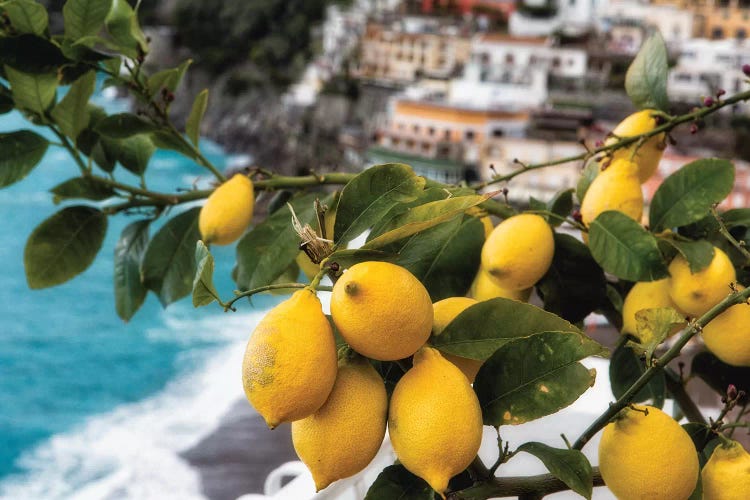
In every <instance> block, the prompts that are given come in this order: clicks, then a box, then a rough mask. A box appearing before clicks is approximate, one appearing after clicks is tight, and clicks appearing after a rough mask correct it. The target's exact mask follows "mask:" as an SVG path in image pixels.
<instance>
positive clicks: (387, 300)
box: [331, 262, 432, 361]
mask: <svg viewBox="0 0 750 500" xmlns="http://www.w3.org/2000/svg"><path fill="white" fill-rule="evenodd" d="M331 317H332V318H333V322H334V323H336V328H338V330H339V332H340V333H341V336H342V337H343V338H344V340H346V342H347V343H348V344H349V345H350V346H351V347H352V349H354V350H355V351H357V352H358V353H360V354H362V355H364V356H367V357H368V358H372V359H378V360H381V361H393V360H397V359H403V358H407V357H409V356H411V355H412V354H414V353H415V352H416V351H417V349H419V348H420V347H422V346H423V345H424V343H425V342H426V341H427V339H428V338H429V336H430V332H431V331H432V301H431V300H430V294H429V293H427V290H426V289H425V287H424V286H423V285H422V283H420V282H419V280H418V279H417V278H415V277H414V275H413V274H411V273H410V272H409V271H407V270H406V269H404V268H403V267H401V266H397V265H395V264H390V263H388V262H360V263H359V264H355V265H353V266H352V267H351V268H349V270H348V271H346V272H345V273H344V274H343V275H342V276H341V278H339V280H338V281H337V282H336V284H335V285H334V286H333V294H332V295H331Z"/></svg>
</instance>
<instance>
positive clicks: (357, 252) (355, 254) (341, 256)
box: [329, 248, 398, 269]
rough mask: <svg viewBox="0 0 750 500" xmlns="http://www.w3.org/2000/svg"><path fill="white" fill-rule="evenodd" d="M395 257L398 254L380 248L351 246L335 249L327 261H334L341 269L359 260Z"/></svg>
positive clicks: (391, 260) (383, 259) (391, 259)
mask: <svg viewBox="0 0 750 500" xmlns="http://www.w3.org/2000/svg"><path fill="white" fill-rule="evenodd" d="M397 258H398V255H395V254H392V253H387V252H381V251H380V250H366V249H363V248H351V249H345V250H336V251H335V252H333V253H332V254H331V255H330V256H329V262H331V263H333V262H335V263H337V264H338V265H339V266H340V267H341V269H346V268H348V267H352V266H353V265H354V264H358V263H360V262H366V261H370V260H378V261H386V262H393V261H395V260H396V259H397Z"/></svg>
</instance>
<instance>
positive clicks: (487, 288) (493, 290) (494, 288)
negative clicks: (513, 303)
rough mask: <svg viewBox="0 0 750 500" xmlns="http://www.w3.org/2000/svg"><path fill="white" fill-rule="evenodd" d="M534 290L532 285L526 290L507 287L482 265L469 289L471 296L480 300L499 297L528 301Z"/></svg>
mask: <svg viewBox="0 0 750 500" xmlns="http://www.w3.org/2000/svg"><path fill="white" fill-rule="evenodd" d="M532 290H533V288H531V287H530V288H526V289H525V290H508V289H507V288H503V287H501V286H500V285H498V284H497V283H495V281H494V280H493V279H492V278H491V277H490V275H489V274H488V273H487V271H485V270H484V269H482V268H481V267H480V268H479V272H477V275H476V277H475V278H474V282H473V283H472V284H471V288H470V289H469V296H470V297H472V298H474V299H476V300H478V301H479V302H482V301H484V300H490V299H494V298H497V297H502V298H504V299H513V300H518V301H520V302H528V300H529V297H530V296H531V292H532Z"/></svg>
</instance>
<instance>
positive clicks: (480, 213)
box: [466, 207, 495, 239]
mask: <svg viewBox="0 0 750 500" xmlns="http://www.w3.org/2000/svg"><path fill="white" fill-rule="evenodd" d="M466 215H471V216H474V217H477V218H479V221H480V222H481V223H482V226H483V227H484V238H485V239H487V237H488V236H489V235H490V233H491V232H492V230H493V229H495V226H494V224H492V217H490V216H489V215H487V212H486V211H485V210H483V209H481V208H479V207H471V208H470V209H468V210H466Z"/></svg>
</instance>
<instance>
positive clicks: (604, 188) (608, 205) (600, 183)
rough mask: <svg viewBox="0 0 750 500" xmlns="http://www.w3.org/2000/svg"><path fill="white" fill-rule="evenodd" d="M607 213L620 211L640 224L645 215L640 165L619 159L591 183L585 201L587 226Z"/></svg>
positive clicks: (584, 221)
mask: <svg viewBox="0 0 750 500" xmlns="http://www.w3.org/2000/svg"><path fill="white" fill-rule="evenodd" d="M607 210H619V211H620V212H622V213H624V214H625V215H627V216H628V217H630V218H631V219H633V220H635V221H638V222H640V220H641V216H642V215H643V192H642V191H641V182H640V180H639V179H638V166H637V165H636V164H635V163H633V162H631V161H628V160H626V159H622V158H618V159H615V160H613V161H612V163H611V164H610V165H609V166H608V167H607V168H606V169H604V170H602V172H601V173H600V174H599V175H597V176H596V178H595V179H594V180H593V181H592V182H591V185H590V186H589V189H588V191H586V195H585V196H584V197H583V201H582V202H581V218H582V220H583V223H584V224H585V225H586V226H589V225H590V224H591V222H592V221H593V220H594V219H596V218H597V217H598V216H599V214H601V213H602V212H606V211H607Z"/></svg>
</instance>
